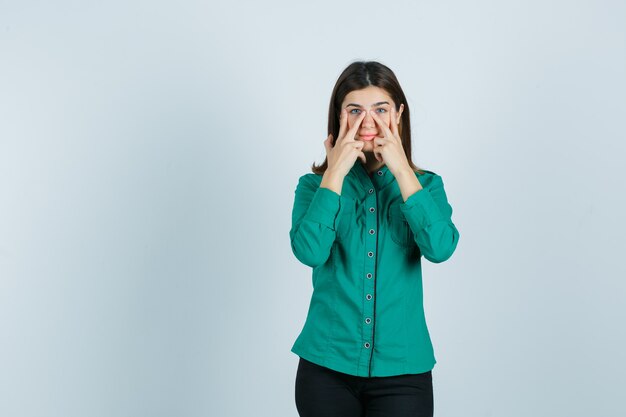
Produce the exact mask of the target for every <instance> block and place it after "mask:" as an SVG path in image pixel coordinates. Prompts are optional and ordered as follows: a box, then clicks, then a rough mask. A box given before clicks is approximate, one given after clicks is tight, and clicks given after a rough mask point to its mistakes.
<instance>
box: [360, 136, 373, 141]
mask: <svg viewBox="0 0 626 417" xmlns="http://www.w3.org/2000/svg"><path fill="white" fill-rule="evenodd" d="M359 137H360V138H361V140H366V141H369V140H374V138H375V137H376V135H359Z"/></svg>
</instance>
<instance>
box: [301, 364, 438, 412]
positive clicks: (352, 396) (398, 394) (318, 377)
mask: <svg viewBox="0 0 626 417" xmlns="http://www.w3.org/2000/svg"><path fill="white" fill-rule="evenodd" d="M295 391H296V407H297V409H298V414H299V415H300V417H364V416H366V417H409V416H410V417H432V415H433V408H434V404H433V380H432V371H428V372H424V373H421V374H404V375H398V376H384V377H372V378H368V377H363V376H354V375H348V374H344V373H342V372H337V371H334V370H332V369H329V368H326V367H324V366H320V365H317V364H315V363H313V362H310V361H307V360H306V359H304V358H300V362H299V363H298V371H297V374H296V390H295Z"/></svg>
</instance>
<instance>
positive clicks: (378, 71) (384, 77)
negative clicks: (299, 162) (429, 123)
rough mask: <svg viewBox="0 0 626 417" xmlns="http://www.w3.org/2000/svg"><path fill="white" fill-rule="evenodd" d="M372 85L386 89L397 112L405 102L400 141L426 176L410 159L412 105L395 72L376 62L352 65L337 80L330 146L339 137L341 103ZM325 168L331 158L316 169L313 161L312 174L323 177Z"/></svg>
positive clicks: (330, 119) (330, 115) (330, 112)
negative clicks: (410, 105)
mask: <svg viewBox="0 0 626 417" xmlns="http://www.w3.org/2000/svg"><path fill="white" fill-rule="evenodd" d="M370 85H372V86H375V87H380V88H382V89H383V90H385V91H386V92H387V94H389V96H390V97H391V99H392V100H393V101H394V103H395V105H396V111H398V110H399V109H400V104H401V103H404V110H403V111H402V115H401V118H400V124H399V125H398V133H400V138H401V139H402V148H404V153H405V154H406V159H407V160H408V162H409V165H410V166H411V168H412V169H413V171H417V172H419V173H420V174H423V173H424V171H423V170H422V169H421V168H419V167H417V166H416V165H415V164H414V163H413V161H412V160H411V121H410V116H411V113H410V112H409V104H408V103H407V101H406V97H405V96H404V92H403V91H402V88H401V87H400V83H399V82H398V79H397V78H396V75H395V74H394V73H393V71H391V69H389V68H388V67H387V66H385V65H383V64H381V63H379V62H376V61H356V62H353V63H351V64H350V65H348V66H347V67H346V69H344V70H343V72H342V73H341V75H340V76H339V78H338V79H337V82H336V83H335V87H334V88H333V92H332V94H331V97H330V106H329V108H328V134H331V133H332V135H333V138H332V141H331V145H332V146H335V141H336V140H337V136H338V135H339V114H340V113H341V103H343V100H344V98H345V97H346V96H347V95H348V93H350V92H351V91H354V90H361V89H363V88H366V87H368V86H370ZM357 162H358V161H357ZM326 168H328V158H324V162H323V163H322V165H319V166H317V165H315V162H314V163H313V165H312V166H311V169H312V170H313V172H314V173H315V174H320V175H321V174H323V173H324V172H326Z"/></svg>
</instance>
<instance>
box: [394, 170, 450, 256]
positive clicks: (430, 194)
mask: <svg viewBox="0 0 626 417" xmlns="http://www.w3.org/2000/svg"><path fill="white" fill-rule="evenodd" d="M400 210H401V211H402V213H403V214H404V217H405V218H406V220H407V222H408V224H409V226H410V227H411V230H412V231H413V235H414V239H415V243H416V244H417V246H418V247H419V249H420V252H421V253H422V255H424V258H426V259H428V260H429V261H431V262H433V263H440V262H444V261H445V260H447V259H448V258H450V256H452V254H453V253H454V250H455V249H456V246H457V244H458V242H459V231H458V230H457V228H456V226H455V225H454V223H453V222H452V206H450V204H449V203H448V198H447V197H446V192H445V190H444V187H443V180H442V178H441V176H439V175H437V174H434V173H433V177H432V180H431V182H430V184H429V185H428V186H427V187H426V186H423V188H422V189H421V190H419V191H416V192H415V193H413V194H411V195H410V196H409V198H407V200H406V201H405V202H404V203H402V204H400Z"/></svg>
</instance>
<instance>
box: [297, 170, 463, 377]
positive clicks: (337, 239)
mask: <svg viewBox="0 0 626 417" xmlns="http://www.w3.org/2000/svg"><path fill="white" fill-rule="evenodd" d="M415 175H416V177H417V178H418V180H419V182H420V184H421V185H422V187H423V188H422V189H421V190H419V191H416V192H415V193H413V194H412V195H410V196H409V198H408V199H407V200H406V201H403V198H402V194H401V193H400V187H399V186H398V183H397V181H396V179H395V178H394V176H393V174H392V173H391V172H390V171H389V169H388V167H387V166H386V165H383V166H382V167H381V168H380V169H379V170H378V171H375V172H373V173H372V176H371V177H370V175H369V174H368V173H367V171H366V169H365V167H364V166H363V164H362V163H361V162H360V160H357V161H356V162H355V164H354V166H353V167H352V168H351V170H350V172H349V173H348V175H346V177H345V179H344V182H343V186H342V192H341V195H339V194H337V193H336V192H334V191H332V190H330V189H328V188H322V187H320V183H321V181H322V176H321V175H317V174H314V173H308V174H304V175H303V176H301V177H300V179H299V181H298V185H297V187H296V190H295V199H294V205H293V212H292V226H291V230H290V231H289V235H290V238H291V248H292V251H293V253H294V255H295V256H296V258H297V259H298V260H299V261H300V262H302V263H303V264H305V265H308V266H310V267H311V268H313V277H312V279H313V294H312V296H311V303H310V306H309V310H308V313H307V318H306V321H305V323H304V327H303V329H302V331H301V333H300V335H299V336H298V338H297V339H296V341H295V343H294V344H293V347H292V348H291V351H292V352H293V353H295V354H297V355H298V356H300V357H302V358H304V359H307V360H309V361H311V362H314V363H316V364H318V365H321V366H325V367H327V368H330V369H333V370H335V371H339V372H343V373H346V374H351V375H356V376H367V377H376V376H392V375H401V374H414V373H422V372H427V371H429V370H431V369H433V368H434V366H435V363H436V362H437V361H436V360H435V356H434V352H433V346H432V343H431V340H430V335H429V333H428V328H427V326H426V320H425V316H424V306H423V295H422V294H423V290H422V268H421V258H422V256H424V258H426V259H428V260H429V261H431V262H434V263H439V262H443V261H445V260H446V259H448V258H450V256H452V253H453V252H454V250H455V249H456V246H457V243H458V241H459V232H458V230H457V229H456V226H455V225H454V223H452V219H451V216H452V207H451V206H450V204H449V203H448V200H447V197H446V193H445V191H444V187H443V181H442V179H441V177H440V176H439V175H437V174H435V173H434V172H431V171H425V173H424V174H421V175H420V174H419V173H417V172H416V173H415Z"/></svg>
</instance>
